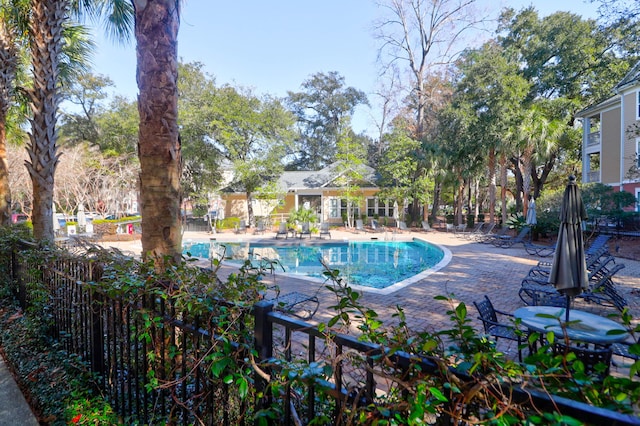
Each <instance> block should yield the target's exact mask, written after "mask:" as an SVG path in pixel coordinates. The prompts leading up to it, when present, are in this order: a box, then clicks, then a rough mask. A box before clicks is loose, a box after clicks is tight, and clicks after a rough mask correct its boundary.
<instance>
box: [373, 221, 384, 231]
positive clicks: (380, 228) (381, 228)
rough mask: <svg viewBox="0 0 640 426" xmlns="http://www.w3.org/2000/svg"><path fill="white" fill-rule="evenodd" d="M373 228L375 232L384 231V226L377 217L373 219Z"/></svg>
mask: <svg viewBox="0 0 640 426" xmlns="http://www.w3.org/2000/svg"><path fill="white" fill-rule="evenodd" d="M371 230H372V231H373V232H384V228H383V227H382V226H380V224H379V223H378V221H377V220H375V219H371Z"/></svg>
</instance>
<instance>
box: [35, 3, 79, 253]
mask: <svg viewBox="0 0 640 426" xmlns="http://www.w3.org/2000/svg"><path fill="white" fill-rule="evenodd" d="M68 9H69V1H65V0H61V1H54V0H42V1H39V0H33V1H32V10H31V14H30V20H29V26H30V31H29V35H30V52H31V66H32V74H33V86H32V87H30V88H29V90H28V94H29V101H30V103H31V109H32V117H31V119H30V122H31V131H30V132H29V144H28V146H27V151H28V153H29V161H27V162H26V163H25V164H26V166H27V169H28V170H29V175H30V176H31V180H32V184H33V215H32V217H31V220H32V222H33V234H34V237H35V238H37V239H42V240H49V241H52V240H53V236H54V233H53V210H52V206H53V186H54V175H55V169H56V166H57V164H58V160H59V156H60V154H59V153H58V146H57V144H56V141H57V130H56V121H57V118H58V115H57V113H58V107H59V104H60V99H61V97H60V93H59V88H60V59H61V57H62V46H63V37H62V31H63V26H64V24H65V22H66V21H67V19H68V13H69V11H68Z"/></svg>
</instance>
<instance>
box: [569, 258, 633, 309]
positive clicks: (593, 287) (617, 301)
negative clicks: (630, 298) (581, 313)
mask: <svg viewBox="0 0 640 426" xmlns="http://www.w3.org/2000/svg"><path fill="white" fill-rule="evenodd" d="M623 268H624V265H622V264H617V265H614V266H613V267H611V268H607V267H606V265H605V266H603V267H602V268H600V269H598V270H597V271H594V272H592V273H591V274H589V288H588V289H586V290H585V291H583V292H582V293H581V294H580V295H579V296H578V297H581V298H583V299H584V300H586V301H587V302H592V303H597V304H598V305H602V306H613V307H615V308H616V309H618V310H619V311H620V312H622V311H623V310H624V308H625V306H627V305H628V303H627V300H626V299H625V298H624V296H623V295H622V294H620V292H619V291H618V289H617V288H616V286H615V283H614V282H613V280H612V278H613V276H614V275H615V274H616V273H617V272H618V271H619V270H621V269H623Z"/></svg>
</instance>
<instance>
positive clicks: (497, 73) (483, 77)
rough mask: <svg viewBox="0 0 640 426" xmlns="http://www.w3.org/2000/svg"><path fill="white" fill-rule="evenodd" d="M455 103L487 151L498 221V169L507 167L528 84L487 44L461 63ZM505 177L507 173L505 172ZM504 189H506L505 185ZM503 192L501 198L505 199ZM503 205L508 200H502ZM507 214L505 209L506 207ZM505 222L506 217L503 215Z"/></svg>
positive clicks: (491, 200) (491, 203) (502, 54)
mask: <svg viewBox="0 0 640 426" xmlns="http://www.w3.org/2000/svg"><path fill="white" fill-rule="evenodd" d="M459 73H460V74H459V77H458V81H457V84H456V96H455V102H456V103H458V104H460V103H462V104H465V105H466V106H467V107H466V108H456V110H457V111H458V112H464V111H468V112H469V113H470V114H471V116H470V120H472V123H473V124H472V125H470V126H469V129H470V130H471V131H472V132H473V138H474V140H476V141H478V142H480V143H481V144H482V148H481V149H482V150H484V151H486V153H487V156H486V166H487V167H486V171H487V181H488V183H489V216H490V219H489V220H490V221H491V222H494V221H495V219H496V218H495V204H496V188H497V185H496V170H497V166H498V160H499V159H500V157H502V161H500V163H501V164H502V165H503V166H504V167H506V166H507V162H506V159H507V158H510V156H511V152H512V146H513V143H512V142H513V139H514V138H512V137H510V135H513V134H514V131H515V127H516V125H517V123H518V122H519V120H518V118H519V117H520V111H521V108H522V103H523V102H524V100H525V98H526V96H527V94H528V93H529V83H528V82H527V81H526V80H525V79H524V77H522V76H521V75H520V70H519V67H518V64H517V63H516V62H514V61H511V60H509V58H508V56H507V53H506V52H505V51H504V50H503V49H502V48H501V47H500V46H499V45H497V44H496V43H494V42H488V43H486V44H485V45H484V46H483V47H482V48H481V49H477V50H469V51H466V52H465V53H464V55H463V57H462V59H461V61H460V63H459ZM505 176H506V170H505ZM503 187H504V186H503ZM505 196H506V193H505V192H504V191H503V193H502V194H501V197H505ZM502 202H503V206H505V205H506V200H505V199H502ZM503 212H504V213H506V209H504V208H503ZM503 220H506V216H504V215H503Z"/></svg>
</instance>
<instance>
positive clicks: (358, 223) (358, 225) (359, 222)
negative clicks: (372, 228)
mask: <svg viewBox="0 0 640 426" xmlns="http://www.w3.org/2000/svg"><path fill="white" fill-rule="evenodd" d="M360 231H362V232H366V229H364V223H363V222H362V219H356V232H360Z"/></svg>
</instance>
